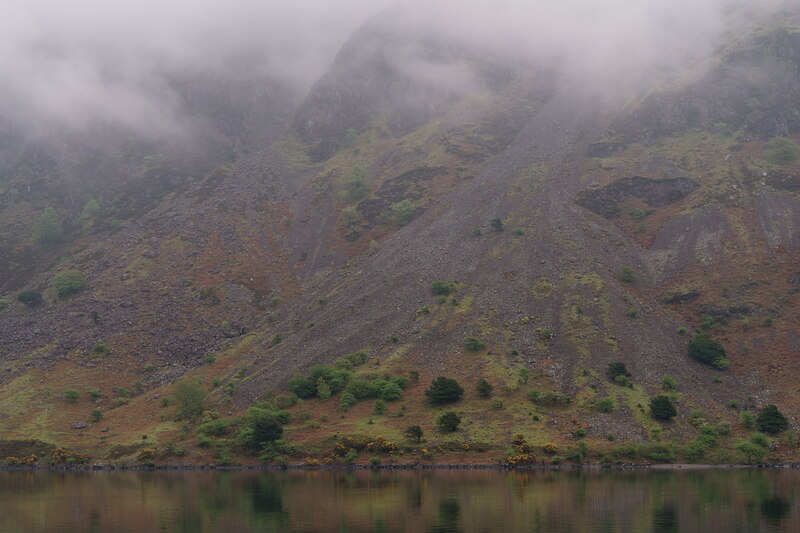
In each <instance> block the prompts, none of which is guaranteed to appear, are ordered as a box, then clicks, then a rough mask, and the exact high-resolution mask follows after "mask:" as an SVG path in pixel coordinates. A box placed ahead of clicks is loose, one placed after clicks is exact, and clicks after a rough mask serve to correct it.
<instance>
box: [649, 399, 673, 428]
mask: <svg viewBox="0 0 800 533" xmlns="http://www.w3.org/2000/svg"><path fill="white" fill-rule="evenodd" d="M650 414H651V415H652V417H653V418H654V419H656V420H663V421H665V422H667V421H669V420H672V419H673V418H675V415H677V414H678V412H677V411H676V410H675V405H673V403H672V400H670V399H669V396H665V395H663V394H659V395H658V396H655V397H653V398H651V399H650Z"/></svg>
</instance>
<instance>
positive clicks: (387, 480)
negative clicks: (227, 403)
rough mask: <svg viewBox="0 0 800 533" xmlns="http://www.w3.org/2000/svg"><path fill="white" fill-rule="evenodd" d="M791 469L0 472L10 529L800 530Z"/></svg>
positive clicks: (798, 494)
mask: <svg viewBox="0 0 800 533" xmlns="http://www.w3.org/2000/svg"><path fill="white" fill-rule="evenodd" d="M799 505H800V471H797V470H788V469H692V470H569V469H567V470H533V471H501V470H421V471H385V470H384V471H370V470H340V471H313V470H288V471H253V470H234V471H219V470H217V471H197V470H194V471H118V470H115V471H66V472H65V471H14V472H12V471H2V472H0V511H1V512H0V531H2V532H3V533H10V532H24V533H37V532H45V531H46V532H95V531H96V532H104V533H105V532H157V531H170V532H172V531H180V532H225V533H238V532H249V531H268V532H293V533H294V532H296V533H302V532H308V533H311V532H354V533H355V532H365V533H366V532H394V531H414V532H416V531H419V532H425V533H427V532H435V533H445V532H453V533H455V532H464V533H468V532H487V533H489V532H502V533H512V532H518V531H519V532H523V531H524V532H579V531H590V532H627V531H630V532H645V531H646V532H656V533H666V532H695V531H696V532H725V533H728V532H750V531H776V532H777V531H786V532H793V533H795V532H797V531H800V509H799V508H798V506H799Z"/></svg>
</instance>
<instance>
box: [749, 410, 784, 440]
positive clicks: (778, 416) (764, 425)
mask: <svg viewBox="0 0 800 533" xmlns="http://www.w3.org/2000/svg"><path fill="white" fill-rule="evenodd" d="M756 424H758V429H759V431H763V432H764V433H769V434H770V435H776V434H778V433H781V432H782V431H786V430H787V429H789V421H788V420H787V419H786V417H785V416H783V413H781V412H780V411H779V410H778V407H777V406H776V405H775V404H769V405H768V406H766V407H764V408H763V409H762V410H761V412H759V413H758V416H757V417H756Z"/></svg>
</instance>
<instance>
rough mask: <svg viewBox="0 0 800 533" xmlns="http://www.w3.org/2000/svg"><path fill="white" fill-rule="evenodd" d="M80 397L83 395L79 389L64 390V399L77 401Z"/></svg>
mask: <svg viewBox="0 0 800 533" xmlns="http://www.w3.org/2000/svg"><path fill="white" fill-rule="evenodd" d="M80 397H81V395H80V394H78V391H76V390H74V389H67V390H65V391H64V399H65V400H67V401H68V402H75V401H77V400H78V398H80Z"/></svg>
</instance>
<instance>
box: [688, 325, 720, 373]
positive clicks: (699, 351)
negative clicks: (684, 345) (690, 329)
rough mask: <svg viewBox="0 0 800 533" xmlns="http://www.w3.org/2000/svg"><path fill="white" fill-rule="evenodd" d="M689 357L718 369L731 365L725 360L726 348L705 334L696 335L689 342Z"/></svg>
mask: <svg viewBox="0 0 800 533" xmlns="http://www.w3.org/2000/svg"><path fill="white" fill-rule="evenodd" d="M689 355H690V356H692V357H693V358H695V359H697V360H698V361H701V362H703V363H706V364H709V365H713V366H715V367H717V368H726V367H727V366H728V365H729V363H728V360H727V359H726V358H725V348H723V347H722V346H721V345H720V344H718V343H716V342H715V341H714V340H713V339H712V338H711V337H709V336H708V335H706V334H705V333H701V334H700V335H695V336H694V338H692V340H691V341H689Z"/></svg>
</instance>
